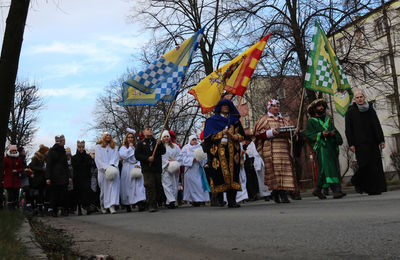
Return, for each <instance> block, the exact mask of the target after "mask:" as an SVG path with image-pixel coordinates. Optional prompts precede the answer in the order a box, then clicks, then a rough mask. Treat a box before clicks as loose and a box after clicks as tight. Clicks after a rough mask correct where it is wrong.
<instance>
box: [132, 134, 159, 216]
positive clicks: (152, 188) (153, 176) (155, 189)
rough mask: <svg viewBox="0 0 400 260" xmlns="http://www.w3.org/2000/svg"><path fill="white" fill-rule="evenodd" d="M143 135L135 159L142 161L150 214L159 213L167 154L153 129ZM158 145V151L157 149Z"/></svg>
mask: <svg viewBox="0 0 400 260" xmlns="http://www.w3.org/2000/svg"><path fill="white" fill-rule="evenodd" d="M143 134H144V139H143V140H141V141H139V144H138V145H137V147H136V149H135V157H136V159H137V160H139V161H140V166H141V167H142V173H143V178H144V187H145V188H146V202H147V206H148V208H149V212H155V211H157V201H159V200H160V198H161V194H162V189H163V188H162V184H161V173H162V159H161V156H162V155H163V154H165V152H166V149H165V146H164V145H162V144H161V140H156V139H154V137H153V130H152V128H151V127H146V128H145V129H144V131H143ZM156 144H157V149H156V148H155V147H156ZM154 149H156V152H155V154H154V156H153V151H154Z"/></svg>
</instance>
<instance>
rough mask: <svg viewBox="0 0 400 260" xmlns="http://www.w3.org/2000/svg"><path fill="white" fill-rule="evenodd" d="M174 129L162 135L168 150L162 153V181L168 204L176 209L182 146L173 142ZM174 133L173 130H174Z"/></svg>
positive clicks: (168, 206)
mask: <svg viewBox="0 0 400 260" xmlns="http://www.w3.org/2000/svg"><path fill="white" fill-rule="evenodd" d="M171 132H172V131H166V130H165V131H164V132H163V133H162V135H161V140H162V142H163V145H164V146H165V149H166V152H165V154H163V155H162V168H163V172H162V175H161V183H162V186H163V189H164V194H165V197H166V206H167V208H169V209H174V208H175V207H176V206H177V204H176V202H177V199H178V187H179V171H180V166H181V165H180V163H179V162H178V161H177V159H178V155H179V153H180V151H181V148H180V147H179V146H178V145H177V144H176V143H174V142H173V140H172V136H171ZM172 133H173V132H172Z"/></svg>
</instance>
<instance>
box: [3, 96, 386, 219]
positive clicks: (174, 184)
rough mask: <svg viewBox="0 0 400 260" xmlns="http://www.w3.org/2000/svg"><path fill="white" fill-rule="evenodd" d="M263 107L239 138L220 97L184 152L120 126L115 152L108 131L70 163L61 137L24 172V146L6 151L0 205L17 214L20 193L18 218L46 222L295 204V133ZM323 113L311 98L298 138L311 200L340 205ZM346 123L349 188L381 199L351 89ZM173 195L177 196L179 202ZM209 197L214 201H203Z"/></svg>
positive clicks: (376, 144) (276, 105)
mask: <svg viewBox="0 0 400 260" xmlns="http://www.w3.org/2000/svg"><path fill="white" fill-rule="evenodd" d="M265 107H266V112H265V114H264V115H263V116H262V117H261V118H260V119H259V120H258V121H257V123H256V125H255V128H254V132H253V135H247V136H246V134H245V132H244V130H243V127H242V124H241V122H240V114H239V112H238V110H237V109H236V107H235V106H234V104H233V102H232V101H231V100H229V99H222V100H220V101H219V103H218V104H217V105H216V107H215V109H214V114H213V115H212V116H211V117H209V118H208V119H207V120H206V121H205V124H204V129H202V133H201V135H200V136H196V135H190V137H189V138H188V140H187V144H186V145H184V146H183V147H182V148H181V146H180V145H179V144H178V143H177V142H176V136H175V133H174V132H172V131H171V130H165V131H163V132H162V133H161V134H160V138H158V139H157V138H156V137H155V136H154V133H153V129H152V127H151V126H146V127H145V128H144V129H141V132H140V134H136V131H135V130H133V129H131V128H127V129H126V134H125V138H124V140H123V143H122V144H121V146H118V145H117V143H116V142H115V141H114V139H113V137H112V135H111V133H109V132H104V133H103V135H102V137H101V138H100V139H99V141H98V142H97V143H96V147H95V149H94V151H93V150H91V151H89V152H88V151H87V150H86V146H85V141H79V140H78V141H77V151H76V153H75V154H74V155H73V156H72V154H71V150H70V149H69V148H65V147H64V146H65V137H64V136H63V135H59V136H56V137H55V144H54V145H53V146H52V147H51V148H48V147H47V146H45V145H40V147H39V149H38V151H37V152H35V154H34V156H33V157H32V159H31V161H30V163H29V164H26V161H25V157H24V151H23V148H22V149H21V147H17V146H16V145H10V146H9V150H8V151H7V154H6V156H5V159H4V171H3V173H2V176H1V177H2V178H1V180H2V184H3V186H4V188H5V189H6V191H7V192H6V194H7V199H6V201H5V202H4V205H6V208H8V209H9V210H14V209H16V208H18V205H19V201H18V200H19V191H20V189H21V190H23V191H24V193H25V200H26V202H25V205H24V210H27V211H31V212H32V213H33V214H35V215H38V216H45V215H49V216H53V217H58V216H68V215H70V214H78V215H83V214H87V215H89V214H91V213H93V212H96V211H98V212H101V213H104V214H107V213H110V214H115V213H117V212H118V210H122V209H123V210H126V211H127V212H132V211H138V212H142V211H145V210H148V211H149V212H156V211H158V210H159V208H160V207H163V206H165V207H166V208H167V209H175V208H177V207H179V206H180V205H182V201H183V204H186V205H191V206H193V207H200V206H204V205H208V204H211V205H212V206H220V207H225V206H227V207H228V208H239V207H240V206H241V203H242V202H246V201H254V200H258V199H263V200H265V201H269V200H272V201H273V202H275V203H290V199H289V195H291V196H290V198H292V200H293V199H294V200H296V199H301V196H300V187H299V178H300V176H299V169H298V168H299V167H300V172H301V160H296V158H295V157H296V156H297V157H299V156H300V155H296V149H297V150H299V148H298V147H297V148H296V145H299V144H300V145H303V144H304V141H303V139H302V138H303V137H302V136H301V133H302V130H301V129H299V128H298V127H295V126H294V124H293V123H292V121H291V119H290V118H289V117H286V116H284V115H282V114H281V112H280V102H279V101H278V100H275V99H272V100H269V101H267V102H266V104H265ZM327 108H328V104H327V102H326V101H325V100H324V99H316V100H314V101H313V102H312V103H311V104H310V105H309V106H308V109H307V112H308V114H309V118H308V120H307V126H306V129H305V131H303V132H305V139H306V142H307V143H308V144H309V146H310V148H311V149H312V151H313V153H314V154H315V158H316V164H317V176H318V177H317V181H316V186H315V187H314V191H313V192H312V194H313V195H314V196H316V197H317V198H319V199H326V198H327V197H326V195H325V194H324V192H323V190H324V189H328V188H330V189H331V190H332V194H333V198H334V199H341V198H343V197H344V196H345V195H346V194H345V193H344V192H343V191H342V189H341V181H342V180H341V176H340V169H339V159H338V156H339V146H340V145H342V144H343V139H342V136H341V134H340V133H339V131H338V130H337V129H336V127H335V125H334V124H333V121H332V119H331V118H330V117H329V116H328V114H327ZM345 123H346V130H345V136H346V139H347V142H348V145H349V147H350V150H351V151H352V152H355V155H356V158H357V163H358V170H357V171H356V172H355V174H354V176H353V177H352V184H353V185H354V186H355V190H356V191H357V192H359V193H367V194H369V195H379V194H381V193H382V192H385V191H386V180H385V176H384V173H383V167H382V161H381V157H380V153H381V150H380V149H383V148H385V141H384V135H383V132H382V128H381V125H380V122H379V119H378V117H377V115H376V113H375V110H374V109H373V107H372V105H371V104H369V103H368V102H366V97H365V94H364V92H362V91H361V90H356V91H355V102H354V104H353V105H352V106H351V107H350V108H349V110H348V112H347V114H346V117H345ZM140 136H141V138H139V137H140ZM294 150H295V151H294ZM19 151H21V152H19ZM293 151H294V152H293ZM23 183H25V184H23ZM181 187H183V196H179V191H180V188H181ZM293 194H294V195H295V196H293ZM212 198H216V203H214V204H213V203H210V201H211V200H212ZM1 204H2V205H3V202H2V203H1ZM226 204H227V205H226Z"/></svg>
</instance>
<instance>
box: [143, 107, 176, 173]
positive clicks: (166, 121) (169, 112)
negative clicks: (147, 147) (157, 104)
mask: <svg viewBox="0 0 400 260" xmlns="http://www.w3.org/2000/svg"><path fill="white" fill-rule="evenodd" d="M174 106H175V100H174V101H172V103H171V106H170V107H169V111H168V114H167V117H166V118H165V122H164V125H163V127H162V130H161V133H160V136H159V137H158V140H157V142H156V147H154V150H153V154H152V155H151V156H152V157H153V158H154V155H155V154H156V151H157V147H158V141H159V140H161V136H162V133H163V132H164V129H165V126H166V125H167V123H168V119H169V115H170V114H171V111H172V108H173V107H174ZM151 164H152V163H151V162H150V163H149V165H150V166H151Z"/></svg>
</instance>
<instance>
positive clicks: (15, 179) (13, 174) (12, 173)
mask: <svg viewBox="0 0 400 260" xmlns="http://www.w3.org/2000/svg"><path fill="white" fill-rule="evenodd" d="M22 171H23V164H22V161H21V158H19V154H18V150H17V146H16V145H10V150H9V151H8V152H7V155H6V157H4V162H3V184H4V188H5V189H6V190H7V207H8V209H15V208H16V206H17V203H18V192H19V188H20V179H19V174H20V173H21V172H22Z"/></svg>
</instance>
